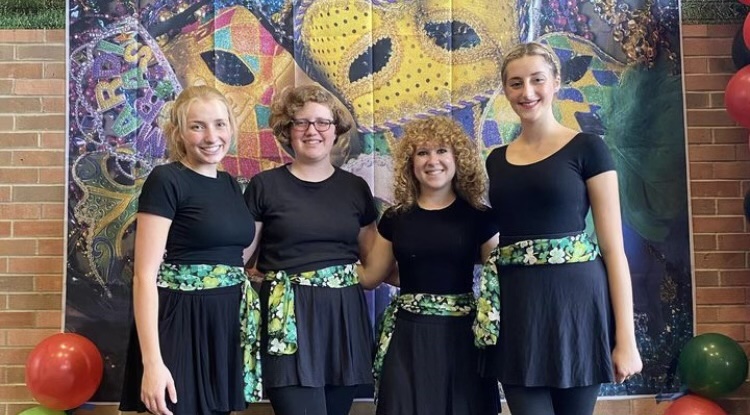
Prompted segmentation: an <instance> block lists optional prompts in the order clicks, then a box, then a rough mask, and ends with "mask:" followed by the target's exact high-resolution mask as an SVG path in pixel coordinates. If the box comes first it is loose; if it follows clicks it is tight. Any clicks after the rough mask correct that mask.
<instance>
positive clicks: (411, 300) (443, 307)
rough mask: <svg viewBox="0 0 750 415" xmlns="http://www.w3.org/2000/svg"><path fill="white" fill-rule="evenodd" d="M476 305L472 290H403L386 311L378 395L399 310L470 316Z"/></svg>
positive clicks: (380, 345)
mask: <svg viewBox="0 0 750 415" xmlns="http://www.w3.org/2000/svg"><path fill="white" fill-rule="evenodd" d="M475 309H476V304H475V301H474V295H473V294H472V293H466V294H457V295H437V294H401V295H399V296H398V297H396V298H395V299H394V300H393V301H391V303H390V304H389V305H388V307H387V308H386V309H385V312H384V313H383V319H382V320H381V322H380V327H379V330H378V332H379V333H378V350H377V353H376V354H375V362H374V363H373V365H372V372H373V376H374V377H375V400H376V402H377V398H378V387H379V386H380V372H381V370H383V361H384V360H385V355H386V353H387V352H388V346H390V344H391V338H392V337H393V331H394V330H395V329H396V315H397V313H398V310H406V311H408V312H410V313H414V314H422V315H429V316H452V317H461V316H468V315H469V314H471V313H472V312H474V310H475Z"/></svg>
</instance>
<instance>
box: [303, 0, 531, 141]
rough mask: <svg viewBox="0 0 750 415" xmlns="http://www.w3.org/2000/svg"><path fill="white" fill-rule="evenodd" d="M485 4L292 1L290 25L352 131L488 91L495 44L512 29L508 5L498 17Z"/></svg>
mask: <svg viewBox="0 0 750 415" xmlns="http://www.w3.org/2000/svg"><path fill="white" fill-rule="evenodd" d="M487 7H488V6H487V5H486V4H483V2H480V4H478V5H477V4H474V3H472V2H471V1H468V0H461V1H454V2H446V1H426V2H415V1H404V2H394V3H385V2H380V3H370V2H368V1H363V0H358V1H348V0H321V1H316V2H314V3H312V4H305V3H303V4H302V5H301V6H300V9H299V10H298V11H297V12H298V15H297V16H298V20H296V21H295V24H296V25H298V28H295V31H296V32H298V33H300V36H299V40H300V41H301V42H302V43H303V44H302V51H303V53H304V54H305V56H306V57H307V58H308V59H309V61H310V64H311V65H313V66H314V67H315V68H316V69H317V70H318V71H319V72H320V73H321V74H322V75H323V76H324V77H325V78H326V79H327V80H328V81H329V82H330V83H331V84H332V86H333V88H334V89H335V90H336V91H337V92H338V93H339V94H340V95H341V96H342V97H343V99H344V100H345V101H347V103H348V104H349V105H350V107H351V108H352V110H353V112H354V116H355V117H356V119H357V122H358V125H359V129H360V131H365V132H368V131H377V130H387V129H391V128H393V127H395V126H398V125H401V124H403V123H404V122H406V121H408V120H410V119H413V118H416V117H422V116H426V115H429V114H439V113H450V112H451V111H452V110H455V109H459V108H466V107H469V106H473V105H475V104H477V103H479V102H481V101H484V100H486V99H487V98H488V97H489V96H490V95H491V94H492V92H493V91H494V90H495V89H496V87H497V86H498V85H499V84H500V61H501V57H502V47H503V45H502V43H503V42H505V41H508V40H509V39H512V38H513V36H514V35H515V33H516V27H515V25H514V24H513V23H512V22H513V18H512V17H511V16H512V11H511V10H508V11H507V13H506V12H505V11H501V13H500V16H501V18H498V17H497V16H498V15H496V14H494V13H493V14H492V16H488V13H487ZM508 8H509V9H510V7H508ZM506 16H507V17H506Z"/></svg>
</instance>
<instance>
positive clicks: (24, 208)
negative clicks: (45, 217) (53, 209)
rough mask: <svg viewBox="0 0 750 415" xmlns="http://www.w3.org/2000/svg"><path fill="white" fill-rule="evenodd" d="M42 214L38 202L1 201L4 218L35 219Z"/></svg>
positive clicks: (0, 207)
mask: <svg viewBox="0 0 750 415" xmlns="http://www.w3.org/2000/svg"><path fill="white" fill-rule="evenodd" d="M40 215H41V208H40V206H39V205H38V204H32V203H29V204H23V203H0V218H3V219H35V218H39V216H40Z"/></svg>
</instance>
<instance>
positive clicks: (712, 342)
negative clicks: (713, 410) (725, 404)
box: [678, 333, 747, 399]
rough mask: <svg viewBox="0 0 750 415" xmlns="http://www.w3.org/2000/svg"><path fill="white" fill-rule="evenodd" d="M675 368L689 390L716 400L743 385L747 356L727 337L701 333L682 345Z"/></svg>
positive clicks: (745, 376) (745, 375)
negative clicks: (676, 367)
mask: <svg viewBox="0 0 750 415" xmlns="http://www.w3.org/2000/svg"><path fill="white" fill-rule="evenodd" d="M678 369H679V372H680V378H681V379H682V383H683V384H685V385H687V387H688V389H690V390H691V391H692V392H694V393H696V394H698V395H702V396H705V397H707V398H710V399H715V398H718V397H720V396H723V395H726V394H728V393H730V392H732V391H733V390H735V389H737V388H739V387H740V385H742V384H743V383H744V382H745V379H746V378H747V355H745V351H744V350H743V349H742V347H741V346H740V345H739V344H737V342H736V341H734V340H732V339H731V338H730V337H727V336H725V335H723V334H719V333H706V334H701V335H699V336H695V337H693V338H692V339H690V341H688V342H687V344H685V347H684V348H683V349H682V352H681V353H680V361H679V365H678Z"/></svg>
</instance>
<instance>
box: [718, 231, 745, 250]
mask: <svg viewBox="0 0 750 415" xmlns="http://www.w3.org/2000/svg"><path fill="white" fill-rule="evenodd" d="M717 236H718V238H719V250H720V251H740V250H750V234H747V233H734V234H724V235H717Z"/></svg>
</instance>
